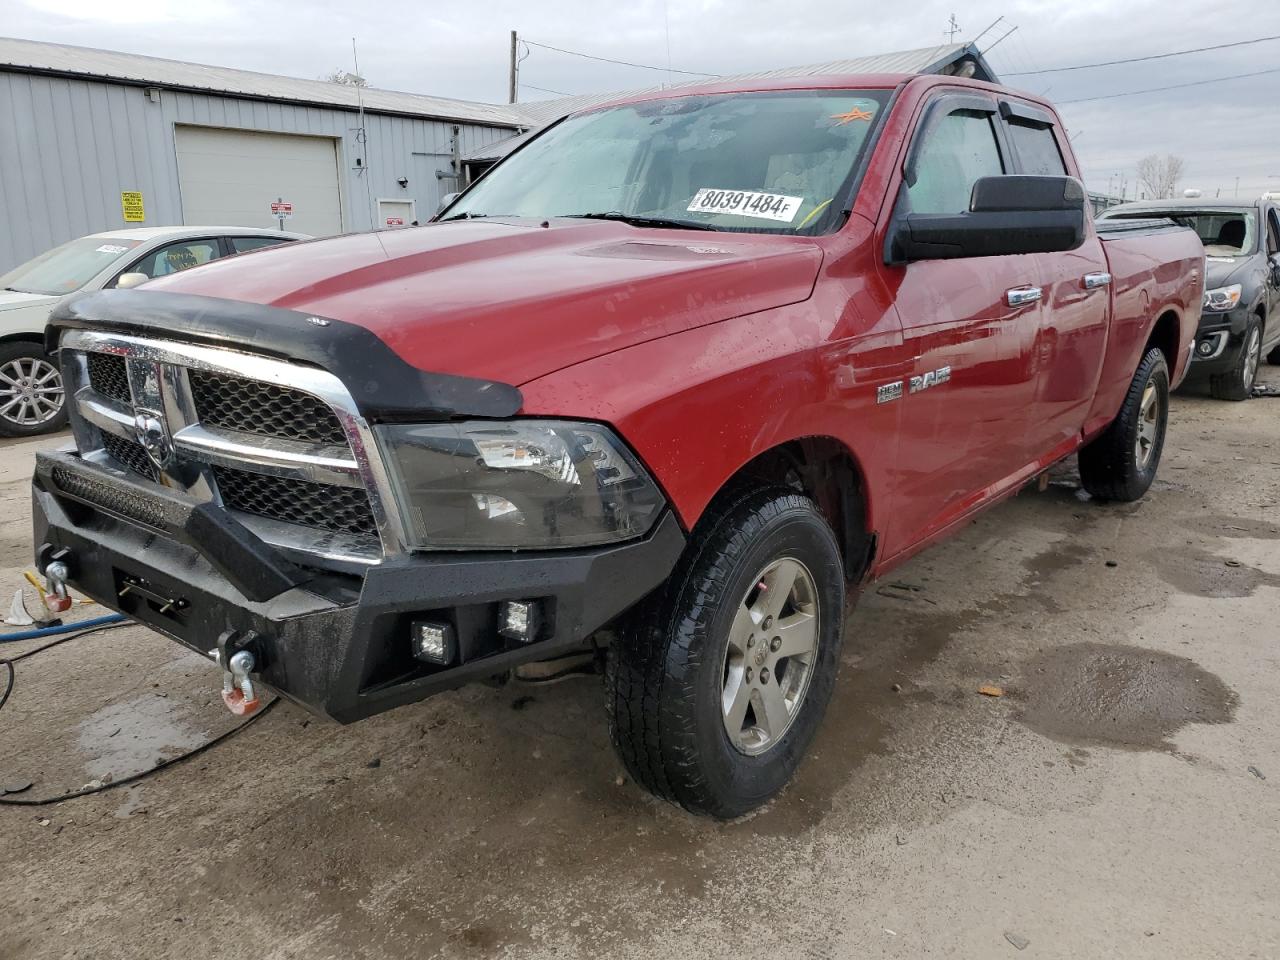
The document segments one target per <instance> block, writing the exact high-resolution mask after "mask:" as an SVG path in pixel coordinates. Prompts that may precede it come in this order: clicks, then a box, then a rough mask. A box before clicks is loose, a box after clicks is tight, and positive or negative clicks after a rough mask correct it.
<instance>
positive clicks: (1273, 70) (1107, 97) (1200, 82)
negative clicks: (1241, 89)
mask: <svg viewBox="0 0 1280 960" xmlns="http://www.w3.org/2000/svg"><path fill="white" fill-rule="evenodd" d="M1268 73H1280V67H1272V68H1271V69H1270V70H1257V71H1255V72H1253V73H1237V74H1236V75H1235V76H1234V77H1214V78H1213V79H1212V80H1197V81H1195V82H1194V83H1175V84H1172V85H1170V86H1167V87H1151V88H1149V89H1147V90H1129V91H1126V92H1125V93H1108V94H1105V95H1103V96H1101V97H1084V98H1082V99H1080V100H1059V101H1058V106H1060V107H1062V106H1066V105H1067V104H1068V103H1091V102H1093V101H1094V100H1114V99H1116V98H1117V97H1136V96H1137V95H1138V94H1140V93H1160V92H1161V91H1163V90H1182V89H1184V88H1186V87H1203V86H1204V85H1205V84H1206V83H1224V82H1226V81H1227V80H1244V79H1245V78H1247V77H1261V76H1263V75H1264V74H1268Z"/></svg>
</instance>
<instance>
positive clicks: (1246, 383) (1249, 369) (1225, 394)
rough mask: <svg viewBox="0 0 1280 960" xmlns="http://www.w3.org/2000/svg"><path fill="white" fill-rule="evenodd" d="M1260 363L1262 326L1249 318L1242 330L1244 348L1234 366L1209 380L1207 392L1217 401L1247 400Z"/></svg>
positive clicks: (1253, 318) (1255, 319)
mask: <svg viewBox="0 0 1280 960" xmlns="http://www.w3.org/2000/svg"><path fill="white" fill-rule="evenodd" d="M1261 363H1262V324H1261V323H1260V322H1259V321H1258V318H1257V317H1250V318H1249V323H1248V326H1246V327H1245V330H1244V346H1243V347H1242V348H1241V350H1240V356H1239V357H1238V358H1237V359H1236V363H1235V366H1234V367H1232V368H1231V370H1230V371H1228V372H1227V373H1219V374H1217V375H1215V376H1213V377H1211V378H1210V379H1209V392H1210V393H1212V394H1213V395H1214V396H1215V397H1217V398H1218V399H1219V400H1248V399H1249V398H1250V397H1251V396H1253V382H1254V381H1255V380H1256V379H1257V378H1258V366H1259V365H1260V364H1261Z"/></svg>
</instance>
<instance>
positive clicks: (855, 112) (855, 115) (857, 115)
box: [831, 107, 871, 127]
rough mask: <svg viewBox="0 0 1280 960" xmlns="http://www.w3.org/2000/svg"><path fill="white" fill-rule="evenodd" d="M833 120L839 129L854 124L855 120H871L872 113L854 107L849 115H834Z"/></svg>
mask: <svg viewBox="0 0 1280 960" xmlns="http://www.w3.org/2000/svg"><path fill="white" fill-rule="evenodd" d="M831 119H832V120H835V121H836V126H837V127H843V126H844V125H845V124H846V123H852V122H853V121H854V120H870V119H871V111H870V110H861V109H859V108H858V107H854V108H853V109H852V110H850V111H849V112H848V113H834V114H832V115H831Z"/></svg>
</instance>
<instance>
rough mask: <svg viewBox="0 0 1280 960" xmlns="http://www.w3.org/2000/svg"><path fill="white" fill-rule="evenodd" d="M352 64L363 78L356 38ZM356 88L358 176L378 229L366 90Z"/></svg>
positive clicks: (357, 86) (359, 85)
mask: <svg viewBox="0 0 1280 960" xmlns="http://www.w3.org/2000/svg"><path fill="white" fill-rule="evenodd" d="M351 64H352V66H353V67H354V68H355V71H356V76H357V77H360V78H363V77H364V74H362V73H361V72H360V55H359V54H358V53H357V52H356V38H355V37H352V38H351ZM355 86H356V114H357V116H358V117H359V118H360V119H359V120H357V121H356V122H357V123H358V124H359V126H357V127H356V143H358V144H360V152H361V153H362V154H363V155H364V156H363V161H364V162H363V163H360V169H359V171H358V172H357V174H356V175H357V176H360V177H364V197H365V206H366V207H367V209H368V211H369V226H370V227H372V228H375V229H376V228H377V225H378V219H377V217H376V216H374V211H373V193H372V190H373V187H372V186H370V184H369V177H368V173H369V136H368V134H367V133H366V132H365V129H364V89H363V85H362V84H360V83H357V84H356V85H355ZM360 159H361V158H357V162H358V161H359V160H360ZM379 242H381V241H379Z"/></svg>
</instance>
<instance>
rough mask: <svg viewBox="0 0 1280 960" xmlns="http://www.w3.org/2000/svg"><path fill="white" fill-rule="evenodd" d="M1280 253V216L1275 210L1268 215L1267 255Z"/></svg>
mask: <svg viewBox="0 0 1280 960" xmlns="http://www.w3.org/2000/svg"><path fill="white" fill-rule="evenodd" d="M1276 253H1280V216H1277V215H1276V212H1275V211H1274V210H1271V211H1269V212H1268V213H1267V255H1268V256H1272V255H1274V254H1276Z"/></svg>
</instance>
